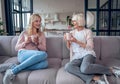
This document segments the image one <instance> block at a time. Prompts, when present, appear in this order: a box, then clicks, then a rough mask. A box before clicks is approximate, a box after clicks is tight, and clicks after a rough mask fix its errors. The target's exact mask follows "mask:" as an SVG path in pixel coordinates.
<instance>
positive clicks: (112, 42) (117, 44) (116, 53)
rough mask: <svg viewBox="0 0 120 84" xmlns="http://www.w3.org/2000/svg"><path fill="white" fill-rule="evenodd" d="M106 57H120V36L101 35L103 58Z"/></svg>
mask: <svg viewBox="0 0 120 84" xmlns="http://www.w3.org/2000/svg"><path fill="white" fill-rule="evenodd" d="M105 58H106V59H107V58H113V59H120V37H119V38H118V37H117V36H111V37H109V36H104V37H101V59H102V60H105Z"/></svg>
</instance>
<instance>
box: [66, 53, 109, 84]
mask: <svg viewBox="0 0 120 84" xmlns="http://www.w3.org/2000/svg"><path fill="white" fill-rule="evenodd" d="M95 59H96V58H95V57H94V56H92V55H90V54H88V55H86V56H85V57H83V58H82V59H75V60H72V61H71V62H69V63H67V64H66V65H65V70H66V71H68V72H69V73H71V74H73V75H76V76H78V77H80V78H81V79H82V80H83V81H84V82H86V84H90V82H91V80H92V79H93V77H94V75H96V74H101V75H102V74H106V75H111V72H110V69H109V68H108V67H105V66H103V65H100V64H95Z"/></svg>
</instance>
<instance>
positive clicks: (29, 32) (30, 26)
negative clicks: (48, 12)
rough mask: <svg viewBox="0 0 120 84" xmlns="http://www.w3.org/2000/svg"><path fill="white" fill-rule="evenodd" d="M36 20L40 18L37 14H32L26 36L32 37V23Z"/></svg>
mask: <svg viewBox="0 0 120 84" xmlns="http://www.w3.org/2000/svg"><path fill="white" fill-rule="evenodd" d="M37 18H40V19H41V16H40V15H39V14H32V15H31V16H30V19H29V24H28V28H27V32H28V35H32V34H33V33H32V31H33V28H32V23H33V22H34V21H35V20H36V19H37ZM39 31H40V29H38V30H36V32H39Z"/></svg>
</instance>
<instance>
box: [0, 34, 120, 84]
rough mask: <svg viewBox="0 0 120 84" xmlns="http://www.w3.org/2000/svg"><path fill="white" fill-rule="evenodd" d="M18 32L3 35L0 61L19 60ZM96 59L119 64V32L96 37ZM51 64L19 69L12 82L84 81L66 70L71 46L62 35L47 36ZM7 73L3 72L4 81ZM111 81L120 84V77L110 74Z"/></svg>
mask: <svg viewBox="0 0 120 84" xmlns="http://www.w3.org/2000/svg"><path fill="white" fill-rule="evenodd" d="M17 39H18V36H0V63H4V62H11V63H18V62H17V57H16V56H17V52H16V51H15V49H14V47H15V44H16V42H17ZM94 43H95V44H94V45H95V52H96V54H97V63H102V64H104V65H105V66H113V65H116V66H120V36H96V37H94ZM47 53H48V61H49V68H48V69H43V70H34V71H23V72H20V73H19V74H18V75H17V76H16V79H15V80H13V81H12V83H13V84H85V83H84V82H83V81H82V80H81V79H80V78H78V77H76V76H74V75H72V74H69V73H68V72H65V70H64V65H65V64H66V63H67V62H68V61H69V50H68V49H67V48H66V45H65V42H64V40H63V37H47ZM3 76H4V73H0V84H2V79H3ZM108 80H109V82H110V84H120V79H119V78H115V77H114V76H108Z"/></svg>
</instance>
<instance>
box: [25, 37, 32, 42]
mask: <svg viewBox="0 0 120 84" xmlns="http://www.w3.org/2000/svg"><path fill="white" fill-rule="evenodd" d="M29 42H31V37H30V36H25V43H26V44H27V43H29Z"/></svg>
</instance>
